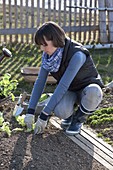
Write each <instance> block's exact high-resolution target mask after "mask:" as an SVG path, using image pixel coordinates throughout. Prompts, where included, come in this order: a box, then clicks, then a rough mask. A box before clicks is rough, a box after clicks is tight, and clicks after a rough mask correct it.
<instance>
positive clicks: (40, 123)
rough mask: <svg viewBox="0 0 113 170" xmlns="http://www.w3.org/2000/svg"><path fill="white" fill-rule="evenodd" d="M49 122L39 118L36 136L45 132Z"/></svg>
mask: <svg viewBox="0 0 113 170" xmlns="http://www.w3.org/2000/svg"><path fill="white" fill-rule="evenodd" d="M47 122H48V120H42V119H41V118H40V117H38V120H37V122H36V124H35V129H34V134H40V133H43V132H44V129H45V127H46V126H47Z"/></svg>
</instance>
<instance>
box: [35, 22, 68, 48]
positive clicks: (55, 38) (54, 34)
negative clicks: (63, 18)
mask: <svg viewBox="0 0 113 170" xmlns="http://www.w3.org/2000/svg"><path fill="white" fill-rule="evenodd" d="M65 37H66V35H65V32H64V30H63V29H62V28H61V27H60V26H59V25H57V24H56V23H55V22H52V21H49V22H46V23H44V24H43V25H42V26H40V27H39V28H38V29H37V31H36V33H35V37H34V38H35V43H36V44H37V45H47V44H46V42H45V39H44V38H46V40H47V41H52V42H53V46H54V47H63V46H64V45H65Z"/></svg>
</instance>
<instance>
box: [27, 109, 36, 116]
mask: <svg viewBox="0 0 113 170" xmlns="http://www.w3.org/2000/svg"><path fill="white" fill-rule="evenodd" d="M27 113H28V114H32V115H34V114H35V110H34V109H31V108H28V109H27Z"/></svg>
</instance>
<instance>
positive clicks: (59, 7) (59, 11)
mask: <svg viewBox="0 0 113 170" xmlns="http://www.w3.org/2000/svg"><path fill="white" fill-rule="evenodd" d="M58 9H59V10H58V25H61V18H62V17H61V0H59V1H58Z"/></svg>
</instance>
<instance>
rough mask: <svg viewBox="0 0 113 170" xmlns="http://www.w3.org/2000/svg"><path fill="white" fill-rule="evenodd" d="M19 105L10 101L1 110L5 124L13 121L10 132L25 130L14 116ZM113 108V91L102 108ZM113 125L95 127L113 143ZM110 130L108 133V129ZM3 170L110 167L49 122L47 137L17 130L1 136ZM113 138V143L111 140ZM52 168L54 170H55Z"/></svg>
mask: <svg viewBox="0 0 113 170" xmlns="http://www.w3.org/2000/svg"><path fill="white" fill-rule="evenodd" d="M14 106H15V102H12V101H11V100H8V101H7V102H6V103H5V104H4V105H2V106H1V107H0V111H1V112H3V114H4V117H5V121H8V122H10V129H11V130H12V129H15V128H21V126H20V125H19V124H18V122H17V121H16V119H15V117H13V115H12V113H13V110H14ZM109 107H113V92H112V91H109V92H105V93H104V100H103V101H102V103H101V104H100V108H99V109H101V108H109ZM112 127H113V123H112V122H110V123H109V122H107V123H104V124H102V125H96V126H93V127H92V128H93V130H95V131H96V132H97V133H99V134H100V133H103V134H102V137H104V138H106V139H107V140H106V141H107V142H109V143H110V144H112V141H113V130H112ZM105 129H106V130H105ZM0 138H1V142H0V157H1V161H0V164H1V166H0V169H1V170H8V169H11V170H12V169H13V170H20V169H26V170H28V169H29V170H32V169H33V170H35V169H39V170H42V169H43V170H47V169H48V170H49V169H56V170H60V169H65V170H67V169H71V170H74V169H75V167H76V169H77V170H78V169H81V170H91V169H93V170H106V168H105V167H104V166H103V165H101V164H100V163H98V162H97V161H96V160H95V159H93V158H92V157H91V156H90V155H88V154H87V153H86V152H85V151H83V150H82V149H81V148H79V146H77V145H75V144H74V143H73V142H72V141H71V140H70V139H68V138H67V137H66V136H65V135H64V134H63V132H62V131H61V130H59V129H57V128H55V127H54V126H53V125H51V124H50V123H49V125H48V127H47V129H46V130H45V133H44V134H43V135H37V136H34V135H33V132H26V131H25V129H24V131H18V130H17V131H13V132H12V134H11V136H10V137H8V135H7V134H6V133H3V132H2V133H1V134H0ZM108 138H109V140H108ZM51 167H52V168H51Z"/></svg>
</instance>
